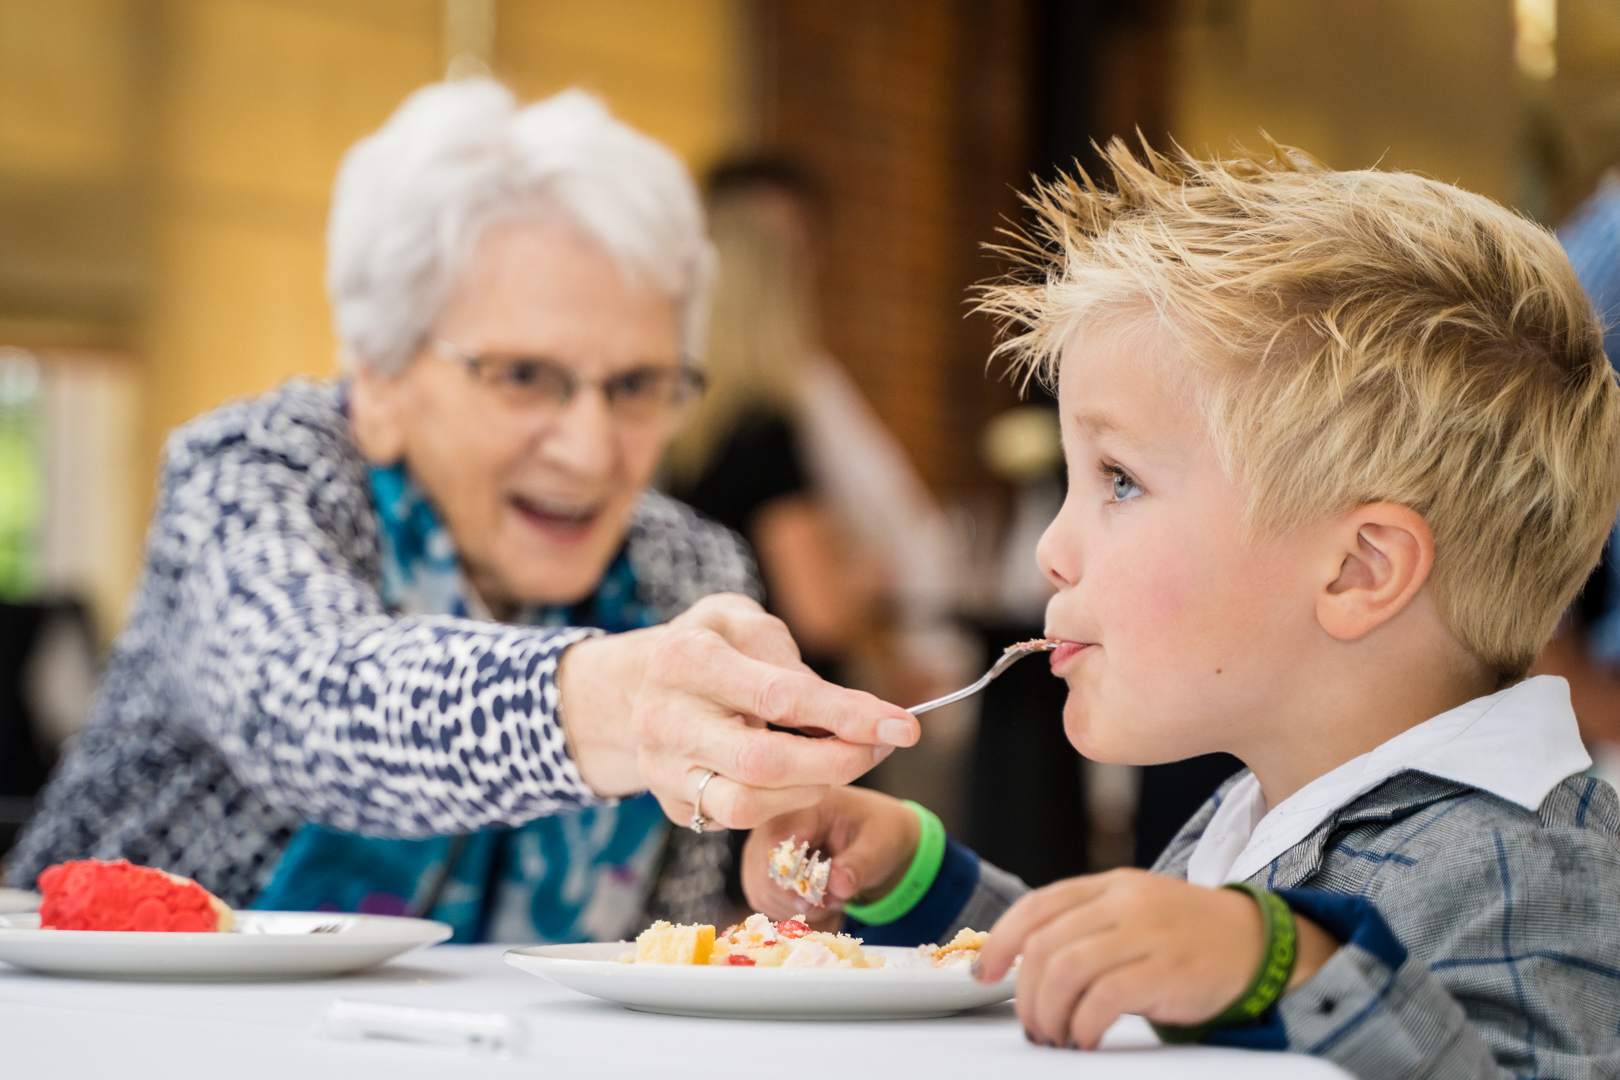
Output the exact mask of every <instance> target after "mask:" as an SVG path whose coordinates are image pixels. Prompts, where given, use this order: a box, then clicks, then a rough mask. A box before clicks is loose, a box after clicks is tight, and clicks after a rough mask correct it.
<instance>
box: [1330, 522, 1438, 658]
mask: <svg viewBox="0 0 1620 1080" xmlns="http://www.w3.org/2000/svg"><path fill="white" fill-rule="evenodd" d="M1332 537H1333V543H1332V547H1331V549H1330V557H1331V559H1332V561H1333V564H1334V565H1335V566H1336V571H1337V572H1336V573H1333V572H1332V571H1331V570H1330V571H1329V573H1330V574H1331V577H1332V580H1330V581H1329V582H1328V583H1327V585H1326V586H1325V587H1324V588H1323V589H1322V591H1321V593H1320V594H1319V595H1318V596H1317V599H1316V619H1317V622H1319V623H1321V624H1322V629H1324V630H1326V631H1327V632H1328V633H1329V634H1331V635H1333V636H1334V637H1336V638H1338V639H1340V640H1341V641H1353V640H1355V639H1356V638H1359V637H1361V636H1363V635H1364V634H1367V633H1368V632H1370V631H1372V630H1373V629H1375V628H1376V627H1378V626H1381V625H1383V624H1384V623H1386V622H1388V621H1389V620H1390V619H1393V618H1394V617H1395V616H1396V615H1398V614H1400V613H1401V611H1403V610H1405V608H1406V606H1407V604H1409V603H1411V601H1412V598H1413V597H1414V596H1416V595H1417V593H1418V590H1419V589H1421V588H1423V586H1424V584H1425V583H1426V582H1427V581H1428V580H1429V571H1430V570H1431V569H1433V567H1434V536H1433V534H1431V533H1430V532H1429V524H1428V522H1426V521H1424V520H1423V515H1422V514H1419V513H1418V512H1417V511H1416V510H1413V509H1412V508H1411V507H1408V506H1400V505H1397V504H1395V503H1369V504H1368V505H1366V506H1358V507H1356V508H1355V509H1354V510H1352V511H1350V512H1349V513H1348V514H1345V515H1344V516H1343V517H1341V518H1340V519H1339V520H1338V521H1337V522H1336V523H1335V524H1334V526H1333V530H1332Z"/></svg>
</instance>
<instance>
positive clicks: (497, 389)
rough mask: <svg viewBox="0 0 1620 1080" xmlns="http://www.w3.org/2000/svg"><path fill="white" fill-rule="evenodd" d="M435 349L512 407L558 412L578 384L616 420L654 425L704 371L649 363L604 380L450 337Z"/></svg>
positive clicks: (696, 391)
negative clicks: (479, 351)
mask: <svg viewBox="0 0 1620 1080" xmlns="http://www.w3.org/2000/svg"><path fill="white" fill-rule="evenodd" d="M433 351H434V352H436V353H438V354H439V355H440V356H442V357H443V358H444V359H446V360H449V361H452V362H453V363H457V364H460V365H461V366H462V367H464V368H466V369H467V371H468V373H469V374H471V375H472V376H473V377H474V378H476V379H478V381H479V382H481V383H483V384H484V385H485V386H486V387H488V388H489V389H490V390H492V391H494V393H495V394H496V395H497V396H498V397H499V398H500V399H501V400H502V401H504V402H506V403H507V404H509V405H512V406H514V407H516V408H523V409H529V408H538V409H544V410H549V411H556V412H560V411H562V410H563V409H566V408H567V407H568V406H569V404H570V403H572V402H573V400H574V398H575V397H577V396H578V395H579V392H580V390H581V389H582V388H585V387H591V386H594V387H596V388H597V389H598V390H600V391H601V392H602V397H603V399H604V400H606V402H607V406H608V412H609V414H610V415H611V416H612V417H613V418H614V420H616V421H618V422H620V423H626V424H653V423H657V422H659V421H665V420H672V419H674V418H676V417H677V416H678V415H679V414H680V413H681V412H682V411H683V410H684V409H685V408H686V407H687V406H688V405H690V404H691V403H692V402H694V401H696V400H697V398H698V397H699V396H700V395H701V394H702V393H703V388H704V386H705V380H704V378H703V373H702V372H701V371H699V370H697V369H696V368H694V367H689V366H687V365H685V364H647V365H644V366H642V367H636V368H631V369H630V370H629V371H621V372H619V373H618V374H617V375H611V376H609V377H608V378H606V379H589V378H586V377H584V376H582V375H579V374H578V373H576V372H575V371H573V370H572V369H571V368H569V367H567V366H566V365H564V364H559V363H558V362H556V361H555V360H547V359H545V358H544V357H538V356H500V355H480V356H475V355H472V354H470V353H467V352H464V351H462V350H461V349H460V348H458V347H456V346H455V345H452V344H451V343H450V342H448V341H442V340H440V341H435V342H433Z"/></svg>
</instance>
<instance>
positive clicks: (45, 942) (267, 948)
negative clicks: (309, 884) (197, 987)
mask: <svg viewBox="0 0 1620 1080" xmlns="http://www.w3.org/2000/svg"><path fill="white" fill-rule="evenodd" d="M318 926H335V927H336V929H335V930H332V931H330V932H327V933H319V934H316V933H311V932H310V931H312V930H314V929H315V928H316V927H318ZM451 933H452V931H451V929H450V927H448V926H446V925H445V924H444V923H441V922H430V921H428V920H427V919H400V918H394V917H391V916H385V915H335V914H334V915H327V914H323V913H321V912H314V911H311V912H304V911H238V912H237V913H236V929H235V930H233V931H231V932H230V933H226V934H170V933H137V932H134V931H121V930H41V929H40V928H39V916H38V915H9V916H0V960H4V961H5V962H6V963H8V964H14V965H16V966H17V967H20V968H26V969H28V970H30V971H38V972H43V973H45V974H47V975H79V976H91V977H93V978H103V979H186V980H195V979H206V980H238V981H243V980H258V979H309V978H317V977H320V976H326V975H341V974H343V973H344V972H346V971H359V970H360V969H362V968H368V967H373V966H375V965H377V964H380V963H382V962H383V961H384V960H390V959H392V958H393V957H396V956H399V955H401V954H402V953H408V952H411V951H412V950H414V949H420V948H423V947H425V946H428V945H436V944H438V943H439V942H441V941H443V940H445V939H446V938H448V937H449V936H450V935H451Z"/></svg>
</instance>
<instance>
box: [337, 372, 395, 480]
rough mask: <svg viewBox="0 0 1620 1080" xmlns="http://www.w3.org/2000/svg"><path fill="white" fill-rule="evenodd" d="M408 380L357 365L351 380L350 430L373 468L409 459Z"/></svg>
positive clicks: (356, 443)
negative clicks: (406, 388) (404, 458)
mask: <svg viewBox="0 0 1620 1080" xmlns="http://www.w3.org/2000/svg"><path fill="white" fill-rule="evenodd" d="M404 394H405V380H404V378H402V377H401V376H400V375H397V374H396V375H384V374H381V373H379V372H377V371H376V370H375V369H374V368H372V367H371V366H370V365H367V364H363V363H362V364H357V365H355V368H354V374H353V375H351V376H350V377H349V430H350V432H351V433H353V435H354V442H355V445H356V446H358V447H359V448H360V453H362V454H364V455H365V457H366V460H367V461H370V462H371V463H372V464H373V465H393V464H395V463H396V462H398V461H399V460H400V459H401V458H403V457H404V456H405V422H404V414H405V408H404V402H403V401H402V400H401V399H402V398H403V397H404Z"/></svg>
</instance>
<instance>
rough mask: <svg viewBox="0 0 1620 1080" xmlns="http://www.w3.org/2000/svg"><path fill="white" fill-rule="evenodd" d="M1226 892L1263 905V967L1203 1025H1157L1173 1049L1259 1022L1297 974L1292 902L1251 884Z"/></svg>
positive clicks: (1234, 886) (1241, 883)
mask: <svg viewBox="0 0 1620 1080" xmlns="http://www.w3.org/2000/svg"><path fill="white" fill-rule="evenodd" d="M1225 888H1228V889H1236V890H1238V891H1239V892H1245V893H1248V894H1249V895H1250V896H1252V897H1254V902H1255V903H1257V904H1259V905H1260V917H1261V919H1262V920H1263V921H1264V923H1263V924H1264V927H1265V947H1264V949H1263V950H1262V951H1261V954H1260V966H1259V968H1258V969H1256V971H1255V973H1254V977H1253V978H1252V979H1250V980H1249V985H1248V988H1247V989H1245V990H1244V991H1243V993H1241V994H1239V995H1238V998H1237V1000H1236V1001H1234V1002H1232V1004H1230V1005H1228V1006H1227V1007H1226V1008H1224V1009H1222V1010H1221V1011H1220V1012H1219V1013H1218V1014H1216V1015H1215V1016H1214V1017H1213V1018H1211V1019H1209V1020H1206V1021H1204V1022H1203V1023H1202V1024H1193V1025H1189V1026H1186V1027H1182V1026H1178V1025H1175V1024H1153V1025H1152V1027H1153V1033H1154V1034H1155V1035H1157V1036H1158V1037H1159V1038H1160V1040H1162V1041H1163V1042H1166V1043H1169V1044H1171V1045H1178V1044H1183V1043H1195V1042H1199V1041H1201V1040H1202V1039H1203V1038H1204V1037H1205V1036H1206V1035H1208V1034H1209V1033H1210V1032H1212V1031H1214V1030H1215V1029H1216V1028H1222V1027H1234V1026H1236V1025H1239V1024H1247V1023H1252V1022H1253V1021H1255V1020H1258V1019H1259V1018H1260V1017H1261V1016H1263V1015H1264V1014H1265V1012H1266V1010H1267V1009H1270V1008H1271V1007H1272V1006H1273V1005H1275V1004H1277V1002H1278V1000H1279V999H1281V997H1282V996H1283V991H1284V990H1286V989H1287V988H1288V979H1289V977H1290V976H1291V975H1293V973H1294V959H1295V957H1296V956H1297V955H1298V954H1299V931H1298V929H1297V928H1296V927H1295V926H1294V912H1293V909H1291V908H1290V907H1289V906H1288V901H1286V900H1284V899H1283V898H1282V897H1280V896H1278V895H1277V894H1276V893H1274V892H1268V891H1267V890H1265V889H1262V888H1261V887H1260V886H1258V885H1251V884H1249V883H1248V882H1247V881H1234V882H1231V883H1229V884H1227V885H1226V886H1225Z"/></svg>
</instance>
